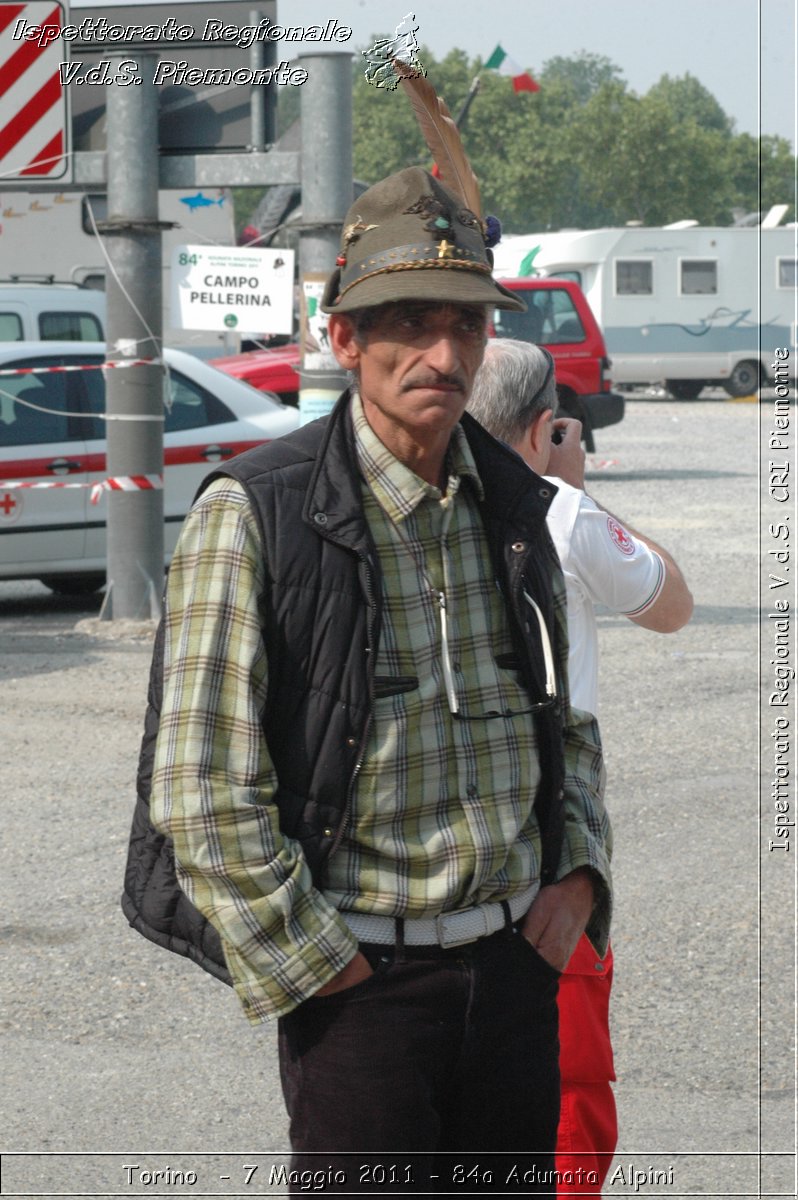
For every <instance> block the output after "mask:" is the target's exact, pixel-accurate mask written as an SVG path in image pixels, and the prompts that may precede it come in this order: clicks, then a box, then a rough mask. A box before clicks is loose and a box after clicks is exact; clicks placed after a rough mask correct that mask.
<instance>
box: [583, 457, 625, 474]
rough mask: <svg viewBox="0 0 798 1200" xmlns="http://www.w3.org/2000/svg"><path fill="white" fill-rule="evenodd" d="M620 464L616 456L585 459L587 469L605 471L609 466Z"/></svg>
mask: <svg viewBox="0 0 798 1200" xmlns="http://www.w3.org/2000/svg"><path fill="white" fill-rule="evenodd" d="M620 465H621V464H620V460H619V459H617V458H588V459H585V466H586V467H587V469H588V471H606V470H607V469H608V468H609V467H619V466H620Z"/></svg>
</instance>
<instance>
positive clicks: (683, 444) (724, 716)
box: [0, 393, 794, 1200]
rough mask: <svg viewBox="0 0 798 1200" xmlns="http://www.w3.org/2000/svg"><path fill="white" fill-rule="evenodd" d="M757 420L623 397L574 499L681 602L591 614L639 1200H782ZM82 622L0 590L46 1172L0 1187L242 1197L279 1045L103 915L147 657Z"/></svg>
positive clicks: (786, 1119) (12, 973) (277, 1136)
mask: <svg viewBox="0 0 798 1200" xmlns="http://www.w3.org/2000/svg"><path fill="white" fill-rule="evenodd" d="M760 408H761V409H764V408H765V405H764V404H763V405H762V406H758V405H756V404H754V403H750V402H747V403H746V402H736V403H735V402H729V401H728V400H725V399H723V398H721V393H718V394H717V396H716V398H709V399H701V400H700V401H696V402H692V403H678V402H675V401H670V400H663V399H657V398H654V397H653V396H638V397H635V398H633V399H629V400H628V401H627V412H626V418H625V420H624V421H623V422H622V424H620V425H617V426H614V427H612V428H609V429H605V430H602V431H600V432H599V434H597V439H596V440H597V450H596V453H595V454H593V455H591V456H590V459H591V469H590V470H589V475H588V490H590V491H591V492H592V493H593V494H594V495H595V497H596V498H597V499H598V500H599V501H600V502H601V503H602V504H603V505H604V506H605V507H607V508H608V509H610V510H611V511H612V512H613V513H614V514H615V515H616V516H618V517H619V518H621V519H622V520H625V521H627V522H628V523H629V524H630V525H632V526H633V527H635V528H638V529H640V530H641V531H643V532H646V533H649V534H650V535H651V536H652V537H653V538H654V539H656V540H657V541H659V542H661V543H662V544H663V545H664V546H665V547H667V548H668V549H669V550H670V551H671V552H672V553H673V554H674V556H675V558H676V559H677V561H678V562H679V564H680V566H681V567H682V569H683V571H684V574H685V576H686V577H687V580H688V582H689V584H690V586H691V588H692V591H693V594H694V597H695V602H696V607H695V615H694V617H693V620H692V621H691V623H690V624H689V625H688V626H687V627H686V628H685V629H684V630H682V631H680V632H679V633H677V634H673V635H670V636H660V635H656V634H652V633H648V632H647V631H645V630H643V629H640V628H638V627H634V626H632V625H630V623H629V622H628V621H626V620H624V619H623V618H619V617H613V616H610V615H602V616H601V617H600V637H601V645H602V668H601V694H602V710H601V720H602V728H603V733H604V740H605V745H606V759H607V769H608V777H609V782H608V803H609V807H610V811H611V815H612V819H613V824H614V830H615V886H616V917H615V925H614V935H613V941H614V949H615V959H616V984H615V992H614V1007H613V1031H614V1041H615V1047H616V1067H617V1073H618V1083H617V1087H616V1096H617V1101H618V1108H619V1117H620V1130H621V1135H620V1146H619V1150H618V1156H617V1159H616V1164H617V1165H620V1166H622V1167H624V1168H626V1167H627V1166H629V1165H630V1164H634V1168H635V1169H639V1170H641V1171H643V1170H649V1169H650V1170H651V1171H652V1172H653V1171H654V1170H658V1171H661V1172H664V1171H666V1170H667V1169H668V1166H669V1165H670V1168H671V1181H670V1182H668V1181H667V1180H660V1181H659V1184H661V1185H662V1186H658V1184H657V1181H656V1180H652V1181H651V1182H646V1184H645V1185H642V1184H641V1186H640V1187H639V1188H638V1189H636V1190H637V1192H638V1194H646V1195H653V1194H659V1195H667V1196H669V1197H671V1198H672V1200H676V1198H677V1197H680V1196H688V1195H695V1194H697V1193H699V1192H701V1193H702V1194H704V1195H719V1194H721V1193H723V1194H727V1195H728V1194H732V1193H733V1194H735V1195H741V1196H742V1195H745V1196H749V1195H750V1196H754V1195H758V1194H760V1192H759V1191H758V1190H757V1188H759V1187H760V1183H759V1176H758V1174H757V1172H758V1171H759V1170H760V1168H761V1169H762V1170H764V1171H765V1174H766V1186H767V1189H768V1190H770V1191H772V1192H779V1193H781V1192H782V1191H783V1194H787V1192H786V1190H783V1189H784V1188H785V1184H784V1180H785V1179H786V1178H787V1165H788V1164H786V1161H783V1160H782V1159H779V1158H777V1157H773V1158H768V1159H766V1160H764V1166H762V1160H759V1159H758V1158H757V1156H756V1154H755V1152H756V1151H757V1149H758V1147H759V1146H760V1145H761V1146H762V1148H763V1149H765V1150H774V1151H775V1150H778V1149H780V1148H782V1147H789V1146H790V1144H791V1143H792V1138H793V1133H792V1132H790V1131H791V1130H793V1125H792V1124H791V1122H792V1121H793V1107H792V1084H791V1069H790V1058H791V1056H790V1053H789V1051H788V1050H786V1049H784V1047H783V1046H782V1047H780V1046H779V1044H778V1030H779V1029H781V1030H782V1031H783V1035H784V1038H785V1039H787V1040H788V1034H789V1030H790V1029H791V1027H792V1025H791V1021H792V1018H791V1009H790V1004H789V997H785V995H782V993H781V992H779V991H778V990H776V991H770V990H768V991H766V992H765V994H764V1001H763V998H762V995H761V993H760V988H759V979H758V977H759V973H760V971H761V970H762V966H761V962H760V957H759V956H760V951H761V952H762V955H761V957H762V959H763V960H764V962H765V963H766V964H767V963H768V962H777V963H778V962H780V963H781V964H782V967H783V972H785V973H786V976H787V977H789V975H790V972H791V971H792V963H793V962H794V958H793V957H792V956H793V954H794V947H793V945H792V939H793V933H792V929H791V925H790V922H789V919H788V917H789V912H790V908H791V904H792V899H791V896H792V893H791V892H790V890H789V876H788V875H787V874H785V875H784V876H783V877H781V878H779V877H777V876H776V875H775V874H774V872H777V871H779V870H780V868H781V863H778V864H776V863H774V862H773V861H772V859H766V860H765V862H764V867H763V866H762V864H761V862H760V843H759V838H758V833H757V808H758V790H759V789H758V776H757V752H758V736H757V728H758V710H757V663H758V657H757V636H758V628H757V608H758V599H759V588H760V571H759V566H758V528H759V525H758V521H759V500H760V493H759V482H758V471H757V446H758V423H759V414H760ZM98 608H99V598H97V597H95V598H89V599H85V598H74V597H73V598H65V597H56V596H53V595H52V594H51V593H49V592H47V591H46V590H45V589H44V588H43V587H42V586H41V585H40V584H37V583H5V584H0V672H1V676H2V696H3V711H4V717H3V722H4V730H5V736H4V747H5V755H4V758H5V771H4V781H5V786H4V793H5V794H4V804H3V815H4V825H5V833H6V837H5V838H4V848H3V851H2V854H3V868H4V869H3V871H2V883H0V889H1V890H0V897H1V898H2V906H3V910H4V920H3V925H4V926H5V929H4V933H5V939H4V940H5V946H6V954H7V962H6V965H5V969H4V971H3V977H2V984H0V986H1V987H2V991H3V1009H4V1013H5V1017H4V1020H3V1049H4V1055H3V1057H4V1063H5V1068H4V1071H5V1078H4V1084H5V1087H4V1088H3V1101H2V1104H3V1111H2V1124H3V1129H4V1141H5V1143H6V1145H7V1147H8V1149H9V1150H11V1151H15V1152H18V1153H19V1152H25V1151H28V1152H32V1151H37V1152H48V1153H49V1154H50V1155H51V1157H49V1158H48V1157H43V1156H42V1155H41V1154H37V1155H32V1156H30V1157H12V1158H11V1159H9V1160H7V1163H6V1171H7V1173H8V1172H10V1176H9V1175H8V1174H7V1177H6V1185H5V1190H6V1191H7V1192H9V1193H10V1192H13V1193H14V1194H17V1195H23V1194H24V1195H28V1194H30V1195H33V1194H37V1195H41V1194H54V1193H55V1192H65V1191H68V1190H71V1191H73V1192H77V1191H81V1190H85V1191H91V1192H92V1194H94V1195H112V1194H126V1195H127V1194H145V1193H148V1194H154V1193H155V1191H156V1190H158V1189H154V1188H152V1187H150V1188H149V1190H148V1188H147V1187H145V1186H143V1185H138V1184H137V1183H136V1181H135V1178H134V1179H133V1182H132V1183H128V1182H127V1176H126V1175H125V1173H124V1172H123V1170H122V1166H123V1164H125V1163H126V1164H131V1163H138V1164H140V1165H141V1167H142V1168H143V1167H145V1166H147V1164H157V1165H162V1164H163V1163H166V1162H169V1163H171V1164H172V1165H173V1166H175V1165H177V1163H178V1161H179V1162H180V1163H181V1164H183V1166H184V1167H185V1168H186V1169H188V1168H187V1167H186V1164H190V1163H192V1162H194V1163H202V1164H205V1165H206V1166H207V1164H208V1163H210V1162H211V1159H207V1160H206V1159H203V1158H202V1156H203V1155H206V1156H207V1155H211V1156H220V1155H222V1154H223V1153H227V1154H228V1155H229V1156H230V1157H229V1158H227V1159H224V1160H222V1159H219V1161H220V1162H222V1161H223V1162H226V1163H227V1165H228V1168H232V1169H230V1171H229V1173H230V1174H231V1176H232V1179H231V1181H230V1182H229V1184H220V1183H219V1175H220V1172H219V1171H218V1170H216V1173H215V1176H214V1179H215V1182H214V1186H213V1187H210V1186H208V1187H206V1188H204V1189H201V1188H200V1185H199V1184H198V1185H197V1186H195V1187H194V1188H193V1189H192V1188H187V1189H182V1190H181V1188H180V1187H179V1186H176V1187H174V1186H173V1187H171V1188H169V1189H168V1190H169V1194H189V1193H190V1192H191V1193H192V1194H195V1195H196V1194H200V1191H201V1190H202V1191H205V1192H211V1191H215V1192H216V1194H228V1195H232V1194H242V1195H243V1194H246V1195H251V1194H257V1193H256V1192H253V1189H252V1188H251V1187H250V1188H249V1189H244V1188H243V1186H242V1184H243V1177H242V1176H241V1170H242V1167H241V1164H243V1163H248V1162H255V1160H254V1159H253V1158H251V1156H252V1155H253V1154H260V1153H264V1152H267V1151H274V1152H275V1153H279V1152H281V1151H284V1150H285V1148H286V1145H287V1138H286V1122H285V1117H284V1113H283V1108H282V1101H281V1097H280V1089H279V1078H278V1071H277V1065H276V1055H275V1038H274V1031H273V1029H272V1028H271V1027H264V1028H263V1029H262V1030H259V1031H257V1032H253V1030H252V1029H250V1028H249V1027H248V1026H247V1024H246V1023H245V1021H244V1020H243V1018H242V1017H241V1016H240V1014H239V1011H238V1008H237V1004H236V1002H235V1001H234V999H233V997H232V995H231V994H230V993H229V991H228V990H227V989H226V988H224V987H223V986H222V985H221V984H218V983H216V982H215V981H213V980H211V979H209V978H208V977H206V976H205V975H204V974H202V973H201V972H200V971H199V970H198V969H197V968H196V967H195V966H193V965H191V964H189V963H188V962H185V961H183V960H180V959H178V958H176V957H174V956H171V955H168V954H167V953H166V952H164V951H162V950H160V949H156V948H155V947H154V946H152V945H150V944H149V943H146V942H145V941H143V940H142V939H141V938H140V937H138V936H137V935H136V934H134V933H133V932H132V931H130V930H129V929H128V928H127V925H126V922H125V920H124V918H123V916H122V914H121V911H120V910H119V905H118V898H119V894H120V892H121V885H122V875H123V867H124V858H125V851H126V845H125V843H126V836H127V829H128V824H129V820H130V815H131V812H132V803H133V795H134V776H135V768H136V754H137V744H138V738H139V735H140V727H141V721H142V716H143V711H144V703H145V688H146V677H147V670H148V663H149V653H150V649H151V637H150V633H149V631H148V630H147V628H146V627H141V628H139V627H136V626H129V627H127V628H126V629H124V630H119V629H115V628H114V627H113V626H109V627H106V628H105V629H98V627H97V626H96V624H94V623H93V621H92V619H93V618H94V617H95V616H96V613H97V610H98ZM87 622H88V624H87ZM762 870H764V871H765V872H766V873H768V872H769V874H766V878H765V880H764V884H762V886H763V887H767V888H770V889H774V890H773V892H772V894H773V896H775V897H776V901H775V902H777V903H781V902H782V899H783V902H784V904H785V905H786V909H785V913H786V915H785V920H784V923H783V926H782V928H783V937H784V941H783V943H781V942H778V941H777V942H773V941H772V937H773V936H774V935H773V934H772V932H771V930H772V926H771V925H770V924H768V925H767V930H766V939H767V940H766V942H765V944H762V943H760V935H759V930H760V901H759V895H760V884H761V882H762V881H761V879H760V872H761V871H762ZM775 936H778V935H775ZM763 1003H764V1008H762V1007H761V1005H762V1004H763ZM760 1017H763V1018H764V1024H763V1028H764V1032H765V1041H764V1043H762V1042H760V1038H759V1028H760V1027H759V1020H760ZM786 1044H787V1043H786V1041H785V1043H784V1046H786ZM782 1049H784V1053H782ZM760 1059H761V1062H760ZM760 1065H761V1068H762V1076H761V1081H760V1074H759V1070H760ZM66 1152H81V1154H82V1155H83V1156H84V1157H82V1158H81V1157H77V1158H72V1159H67V1158H65V1157H61V1156H63V1155H64V1154H65V1153H66ZM90 1153H94V1154H96V1155H97V1156H98V1157H96V1158H91V1159H90V1158H88V1157H85V1156H87V1155H89V1154H90ZM100 1154H102V1155H104V1157H99V1155H100ZM132 1155H135V1157H131V1156H132ZM248 1155H249V1156H250V1157H247V1156H248ZM213 1161H216V1160H215V1159H214V1160H213ZM196 1169H197V1170H199V1167H197V1168H196ZM209 1169H210V1168H209ZM612 1178H613V1172H611V1179H612ZM790 1178H791V1176H790ZM12 1179H13V1181H14V1183H13V1185H12V1183H11V1180H12ZM630 1179H631V1175H630V1173H629V1172H628V1171H627V1170H625V1169H624V1171H623V1179H621V1178H620V1177H618V1175H617V1170H616V1172H615V1178H614V1182H612V1183H611V1184H610V1185H608V1187H607V1188H606V1192H605V1194H606V1195H613V1194H627V1193H628V1194H632V1188H631V1187H630V1186H628V1185H629V1181H630ZM236 1181H238V1183H237V1184H236ZM67 1183H69V1185H70V1186H69V1187H67V1186H66V1185H67ZM236 1186H238V1188H239V1191H236V1190H235V1187H236ZM253 1186H254V1185H253ZM226 1187H227V1188H228V1189H229V1188H233V1190H232V1191H230V1190H227V1191H225V1190H224V1189H225V1188H226ZM48 1189H50V1191H48ZM160 1191H161V1194H164V1189H160ZM261 1194H266V1193H263V1192H262V1193H261ZM273 1194H280V1193H279V1191H278V1192H276V1193H273ZM452 1194H455V1193H452Z"/></svg>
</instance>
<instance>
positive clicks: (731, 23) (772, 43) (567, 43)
mask: <svg viewBox="0 0 798 1200" xmlns="http://www.w3.org/2000/svg"><path fill="white" fill-rule="evenodd" d="M225 2H229V0H216V3H215V4H214V5H213V9H214V14H218V15H219V16H223V13H224V8H225ZM180 3H181V0H176V3H174V2H173V4H172V6H171V7H173V8H175V9H176V8H177V7H178V5H179V4H180ZM187 3H188V6H189V7H191V6H192V5H191V2H190V0H187ZM102 6H103V0H75V2H74V3H73V4H72V9H73V11H76V10H77V9H79V8H87V7H102ZM251 7H252V8H253V9H257V7H258V5H257V3H256V0H253V3H252V5H251ZM194 9H195V11H196V5H194ZM797 9H798V0H487V2H486V0H416V2H415V3H414V2H413V0H277V23H278V24H282V25H313V24H324V23H326V22H327V21H328V20H331V19H332V18H335V19H336V20H337V21H338V22H339V23H340V24H342V25H347V26H349V27H350V28H351V29H352V31H353V32H352V38H351V40H349V41H348V42H346V43H345V44H344V45H343V46H342V47H341V48H342V49H345V50H353V51H358V50H360V49H361V48H363V47H364V46H367V45H368V44H369V42H370V40H371V37H372V35H373V34H375V33H376V34H382V35H389V34H392V33H393V30H394V28H395V27H396V25H398V24H399V22H400V21H401V20H402V18H403V17H404V16H405V14H406V13H407V12H414V13H415V15H416V20H417V22H418V25H419V34H418V37H419V41H420V42H421V43H422V44H425V45H427V46H429V48H430V49H431V50H432V52H433V54H434V55H435V56H436V57H442V56H443V55H445V54H446V53H447V52H448V51H449V50H451V49H452V48H454V47H457V48H459V49H461V50H464V51H466V53H467V54H469V55H470V56H475V55H477V54H479V55H481V56H482V57H483V58H487V57H488V55H489V54H490V53H491V51H492V50H493V49H494V47H495V46H496V44H497V43H499V44H501V45H502V47H503V49H504V50H505V51H506V52H507V53H508V54H510V55H511V56H512V57H513V58H514V59H515V60H516V61H517V62H518V63H520V65H521V66H522V67H524V68H527V69H529V70H531V72H532V74H533V75H534V73H535V70H540V68H541V67H542V66H543V64H544V63H545V62H546V60H547V59H549V58H553V57H555V56H558V55H561V56H563V57H569V56H571V55H573V54H576V53H578V52H579V51H581V50H587V51H589V52H591V53H593V54H600V55H604V56H605V57H607V58H609V59H611V60H612V62H614V63H615V64H616V65H617V66H618V67H619V68H620V70H621V74H622V76H623V78H624V79H625V80H626V82H627V84H628V86H629V87H630V88H631V89H632V91H635V92H637V93H638V94H642V93H644V92H646V91H647V90H648V89H649V88H650V87H651V86H652V84H654V83H656V82H657V80H658V79H659V78H660V77H661V76H662V75H664V74H668V75H671V76H681V75H684V74H685V73H688V72H689V73H690V74H691V75H694V76H695V77H696V78H697V79H699V80H700V82H701V83H702V84H703V85H704V86H705V87H706V88H707V89H708V90H709V91H710V92H711V93H712V95H713V96H714V97H715V98H716V99H717V100H718V102H719V103H720V105H721V107H722V108H723V109H724V111H725V112H726V113H727V114H728V115H729V116H730V117H732V118H733V119H734V121H735V124H736V129H737V132H739V133H751V134H758V133H760V132H761V133H765V134H778V135H780V136H781V137H784V138H787V139H788V140H789V141H790V142H791V143H792V145H793V147H795V145H796V141H797V140H798V139H796V25H797V24H798V13H797V12H796V10H797ZM283 45H284V47H285V50H286V52H289V51H290V55H293V54H294V53H296V51H297V48H298V47H297V43H294V42H292V43H284V44H283ZM278 48H279V47H278ZM334 48H335V49H338V46H335V47H334ZM307 49H308V50H314V49H315V50H318V49H319V46H318V44H316V45H315V46H314V45H310V44H308V46H307ZM290 55H289V56H290ZM280 57H281V56H280ZM278 60H279V58H278Z"/></svg>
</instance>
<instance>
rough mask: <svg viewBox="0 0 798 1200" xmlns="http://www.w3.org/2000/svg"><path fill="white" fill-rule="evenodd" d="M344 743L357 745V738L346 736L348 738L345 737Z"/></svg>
mask: <svg viewBox="0 0 798 1200" xmlns="http://www.w3.org/2000/svg"><path fill="white" fill-rule="evenodd" d="M346 744H347V746H356V745H357V738H353V737H348V738H347V739H346Z"/></svg>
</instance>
